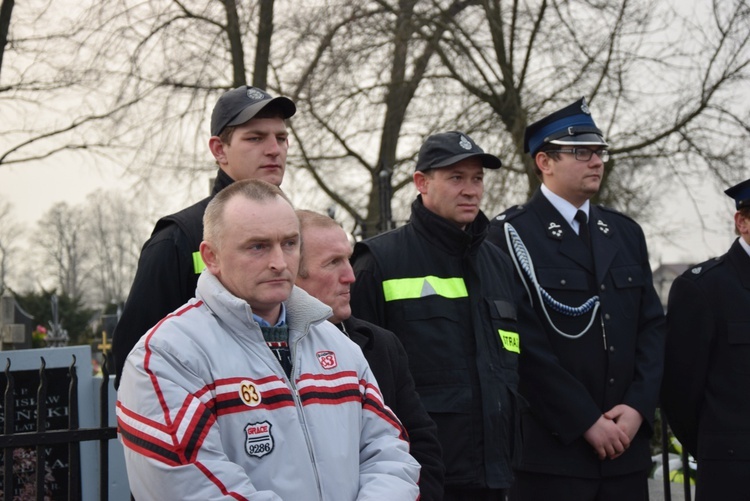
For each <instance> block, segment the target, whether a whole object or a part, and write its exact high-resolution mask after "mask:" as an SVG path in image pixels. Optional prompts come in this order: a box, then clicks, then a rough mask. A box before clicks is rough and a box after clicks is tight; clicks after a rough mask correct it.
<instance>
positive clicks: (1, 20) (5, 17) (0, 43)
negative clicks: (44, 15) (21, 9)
mask: <svg viewBox="0 0 750 501" xmlns="http://www.w3.org/2000/svg"><path fill="white" fill-rule="evenodd" d="M14 4H15V2H14V0H2V3H0V76H2V74H3V73H2V69H3V54H4V53H5V45H6V44H7V43H8V29H9V28H10V18H11V16H12V14H13V6H14Z"/></svg>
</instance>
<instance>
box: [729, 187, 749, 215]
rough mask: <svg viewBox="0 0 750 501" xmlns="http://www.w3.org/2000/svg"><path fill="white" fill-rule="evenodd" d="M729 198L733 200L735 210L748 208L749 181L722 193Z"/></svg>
mask: <svg viewBox="0 0 750 501" xmlns="http://www.w3.org/2000/svg"><path fill="white" fill-rule="evenodd" d="M724 193H726V194H727V195H729V197H730V198H733V199H734V204H735V206H736V207H737V210H739V209H741V208H743V207H750V179H747V180H745V181H742V182H741V183H740V184H736V185H734V186H732V187H731V188H729V189H728V190H726V191H724Z"/></svg>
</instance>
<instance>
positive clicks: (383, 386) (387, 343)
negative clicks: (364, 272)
mask: <svg viewBox="0 0 750 501" xmlns="http://www.w3.org/2000/svg"><path fill="white" fill-rule="evenodd" d="M297 215H298V216H299V220H300V233H301V235H302V251H301V255H300V266H299V272H298V274H297V280H296V285H297V286H299V287H301V288H302V289H304V290H305V291H307V292H308V293H309V294H310V295H312V296H314V297H316V298H318V299H319V300H321V301H322V302H324V303H325V304H327V305H328V306H330V307H331V309H332V310H333V315H332V316H331V317H330V318H329V319H328V320H329V321H330V322H332V323H333V324H335V325H336V326H337V327H338V328H339V329H341V331H343V332H344V333H345V334H346V335H347V336H349V338H350V339H351V340H352V341H354V342H355V343H357V345H358V346H359V347H360V348H361V349H362V352H363V353H364V355H365V358H366V359H367V362H368V363H369V364H370V369H372V373H373V374H375V378H376V379H377V380H378V384H379V385H380V391H381V393H382V395H383V400H384V401H385V403H386V405H387V406H388V407H390V408H391V410H392V411H393V412H394V413H395V414H396V416H397V417H398V418H399V419H400V420H401V423H402V424H403V425H404V428H406V431H407V433H408V435H409V442H410V443H411V448H410V450H409V452H410V453H411V455H412V456H414V458H415V459H416V460H417V461H419V464H420V465H421V467H422V471H421V473H420V476H419V492H420V500H421V501H439V500H442V499H443V477H444V474H445V467H444V466H443V461H442V458H441V449H440V442H438V438H437V426H435V423H434V421H432V419H430V416H429V415H428V414H427V411H425V409H424V406H423V405H422V402H421V401H420V400H419V395H417V392H416V390H415V389H414V379H413V378H412V376H411V373H410V372H409V360H408V358H407V356H406V351H404V347H403V346H402V345H401V343H400V342H399V340H398V338H397V337H396V335H395V334H393V333H392V332H390V331H387V330H385V329H383V328H380V327H378V326H376V325H374V324H371V323H370V322H365V321H364V320H359V319H358V318H355V317H353V316H352V310H351V307H350V306H349V297H350V294H349V289H350V288H351V285H352V283H354V271H352V267H351V265H350V264H349V257H350V256H351V254H352V246H351V244H350V243H349V240H348V239H347V236H346V233H345V232H344V230H343V229H342V228H341V226H339V225H338V223H336V221H334V220H333V219H331V218H330V217H327V216H324V215H322V214H318V213H317V212H312V211H307V210H298V211H297Z"/></svg>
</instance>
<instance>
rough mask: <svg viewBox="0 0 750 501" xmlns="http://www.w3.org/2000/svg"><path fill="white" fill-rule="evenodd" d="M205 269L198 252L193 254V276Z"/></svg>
mask: <svg viewBox="0 0 750 501" xmlns="http://www.w3.org/2000/svg"><path fill="white" fill-rule="evenodd" d="M205 268H206V264H205V263H204V262H203V258H202V257H201V253H200V251H196V252H193V270H195V274H196V275H200V273H201V272H202V271H203V270H204V269H205Z"/></svg>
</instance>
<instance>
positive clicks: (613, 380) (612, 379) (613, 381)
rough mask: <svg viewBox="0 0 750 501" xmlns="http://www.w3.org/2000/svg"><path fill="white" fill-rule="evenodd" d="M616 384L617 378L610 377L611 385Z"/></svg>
mask: <svg viewBox="0 0 750 501" xmlns="http://www.w3.org/2000/svg"><path fill="white" fill-rule="evenodd" d="M614 384H615V378H610V380H609V385H610V386H614Z"/></svg>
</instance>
